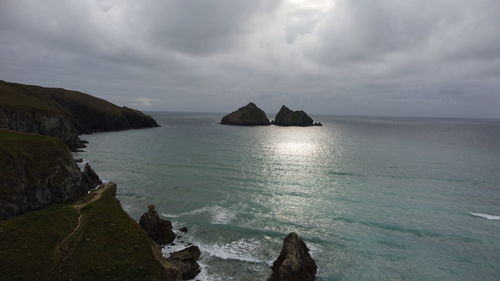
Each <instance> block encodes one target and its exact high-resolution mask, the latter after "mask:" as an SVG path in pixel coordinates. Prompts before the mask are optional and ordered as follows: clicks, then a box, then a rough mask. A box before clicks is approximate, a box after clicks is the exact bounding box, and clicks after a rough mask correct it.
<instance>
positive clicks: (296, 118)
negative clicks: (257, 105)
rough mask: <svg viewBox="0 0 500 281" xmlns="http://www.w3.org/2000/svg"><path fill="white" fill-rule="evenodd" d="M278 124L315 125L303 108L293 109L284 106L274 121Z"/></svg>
mask: <svg viewBox="0 0 500 281" xmlns="http://www.w3.org/2000/svg"><path fill="white" fill-rule="evenodd" d="M273 124H274V125H277V126H301V127H306V126H313V125H314V123H313V120H312V118H311V117H309V115H307V113H305V112H304V111H302V110H297V111H293V110H290V109H289V108H288V107H286V106H284V105H283V106H282V107H281V109H280V111H279V112H278V114H276V118H275V119H274V122H273Z"/></svg>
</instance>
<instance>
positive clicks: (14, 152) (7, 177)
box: [0, 129, 71, 196]
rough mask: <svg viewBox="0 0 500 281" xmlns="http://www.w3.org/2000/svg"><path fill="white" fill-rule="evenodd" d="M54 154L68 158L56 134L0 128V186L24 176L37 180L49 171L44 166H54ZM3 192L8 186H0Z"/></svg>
mask: <svg viewBox="0 0 500 281" xmlns="http://www.w3.org/2000/svg"><path fill="white" fill-rule="evenodd" d="M57 155H63V156H66V157H67V158H71V155H70V152H69V151H68V149H67V148H66V146H65V145H64V143H63V142H62V141H61V140H60V139H59V138H55V137H48V136H41V135H36V134H28V133H19V132H14V131H9V130H3V129H0V181H1V182H2V184H0V187H1V186H3V185H4V184H5V183H9V182H11V181H14V180H19V179H20V178H23V177H24V176H28V178H27V180H28V181H29V182H32V183H35V182H37V180H38V179H40V178H43V177H44V175H46V174H47V173H49V171H47V170H46V168H47V167H54V166H57V163H56V161H58V157H55V156H57ZM20 163H25V164H26V165H24V166H23V165H20ZM4 187H6V186H4ZM6 192H9V188H8V186H7V187H6V188H0V196H2V194H5V193H6Z"/></svg>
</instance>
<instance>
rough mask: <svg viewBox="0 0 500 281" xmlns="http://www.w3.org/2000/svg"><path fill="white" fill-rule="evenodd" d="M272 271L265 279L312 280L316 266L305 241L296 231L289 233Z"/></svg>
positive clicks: (285, 280) (271, 280) (284, 280)
mask: <svg viewBox="0 0 500 281" xmlns="http://www.w3.org/2000/svg"><path fill="white" fill-rule="evenodd" d="M272 270H273V273H272V275H271V277H269V279H267V281H312V280H314V277H315V275H316V271H317V266H316V263H315V262H314V260H313V259H312V258H311V255H309V249H308V248H307V246H306V243H304V241H302V239H300V238H299V236H298V235H297V234H296V233H293V232H292V233H290V234H288V236H287V237H286V238H285V241H284V242H283V248H282V249H281V253H280V255H279V257H278V259H277V260H276V261H274V263H273V266H272Z"/></svg>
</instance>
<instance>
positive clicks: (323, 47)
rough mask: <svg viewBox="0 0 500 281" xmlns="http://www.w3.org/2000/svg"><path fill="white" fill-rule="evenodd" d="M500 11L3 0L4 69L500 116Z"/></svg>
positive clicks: (134, 88)
mask: <svg viewBox="0 0 500 281" xmlns="http://www.w3.org/2000/svg"><path fill="white" fill-rule="evenodd" d="M498 15H500V2H498V1H493V0H478V1H465V0H453V1H452V0H435V1H432V2H429V1H424V2H422V1H417V0H404V1H401V0H380V1H365V0H331V1H330V0H309V1H305V0H282V1H278V0H276V1H273V0H256V1H246V0H212V1H201V0H170V1H153V0H144V1H135V0H120V1H118V0H95V1H74V0H58V1H56V0H47V1H43V2H40V1H35V0H17V1H14V0H6V1H1V2H0V62H1V63H0V79H4V80H11V81H17V82H24V83H33V84H41V85H47V86H56V87H65V88H72V89H77V90H81V91H85V92H88V93H90V94H94V95H97V96H100V97H103V98H106V99H109V100H111V101H112V102H115V103H118V104H120V105H129V106H132V105H136V106H137V107H139V108H142V107H144V108H145V107H147V108H149V109H155V110H176V111H180V110H186V111H224V112H225V111H230V110H232V109H234V108H236V107H238V106H240V105H241V104H245V103H247V102H248V101H250V100H252V101H254V102H257V103H258V104H261V105H262V107H263V108H264V109H265V110H267V111H270V112H271V113H273V112H274V111H276V109H277V108H278V107H279V106H280V105H281V104H284V103H287V104H289V105H290V106H292V107H295V108H303V109H305V110H308V111H310V112H316V113H326V114H363V115H401V114H402V115H430V116H471V117H500V112H498V109H497V108H496V107H495V104H499V103H500V93H499V92H500V91H499V89H500V82H499V81H498V78H497V77H498V76H499V74H500V49H499V48H498V47H497V46H499V45H500V32H499V26H500V17H498ZM138 96H139V97H140V98H137V97H138ZM144 97H148V98H144Z"/></svg>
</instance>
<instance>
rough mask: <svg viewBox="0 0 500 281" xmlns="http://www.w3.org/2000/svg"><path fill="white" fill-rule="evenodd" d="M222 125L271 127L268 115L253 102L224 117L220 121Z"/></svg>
mask: <svg viewBox="0 0 500 281" xmlns="http://www.w3.org/2000/svg"><path fill="white" fill-rule="evenodd" d="M220 123H221V124H222V125H239V126H268V125H271V123H270V122H269V119H268V118H267V115H266V113H265V112H264V111H263V110H262V109H260V108H258V107H257V106H256V105H255V104H254V103H253V102H251V103H249V104H247V105H245V106H244V107H241V108H240V109H238V110H236V111H233V112H231V113H229V114H228V115H226V116H224V117H223V118H222V120H221V121H220Z"/></svg>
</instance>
